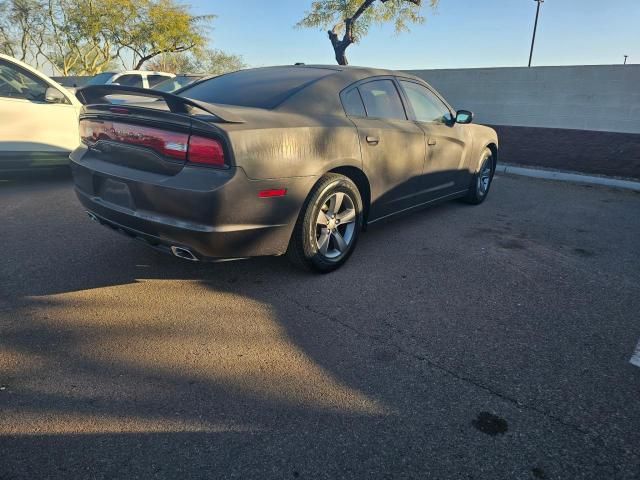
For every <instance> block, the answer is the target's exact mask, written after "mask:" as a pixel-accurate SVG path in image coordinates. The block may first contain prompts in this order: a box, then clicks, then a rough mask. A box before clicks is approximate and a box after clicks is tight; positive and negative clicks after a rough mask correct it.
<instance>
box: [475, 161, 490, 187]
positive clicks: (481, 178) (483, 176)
mask: <svg viewBox="0 0 640 480" xmlns="http://www.w3.org/2000/svg"><path fill="white" fill-rule="evenodd" d="M491 170H492V168H491V157H487V158H486V159H485V161H484V163H483V164H482V169H481V170H480V175H478V193H480V195H481V196H484V195H486V194H487V192H488V191H489V185H490V184H491Z"/></svg>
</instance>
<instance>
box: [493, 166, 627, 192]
mask: <svg viewBox="0 0 640 480" xmlns="http://www.w3.org/2000/svg"><path fill="white" fill-rule="evenodd" d="M496 173H506V174H511V175H521V176H524V177H534V178H543V179H545V180H556V181H561V182H574V183H587V184H591V185H604V186H606V187H614V188H624V189H627V190H635V191H636V192H640V182H634V181H633V180H620V179H618V178H611V177H596V176H593V175H584V174H582V173H574V172H563V171H560V170H542V169H538V168H526V167H516V166H514V165H508V164H502V165H498V166H497V167H496Z"/></svg>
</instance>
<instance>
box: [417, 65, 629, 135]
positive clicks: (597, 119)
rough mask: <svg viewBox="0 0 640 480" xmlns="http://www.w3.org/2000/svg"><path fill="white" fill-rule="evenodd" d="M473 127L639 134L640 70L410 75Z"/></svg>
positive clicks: (620, 67) (596, 67) (469, 71)
mask: <svg viewBox="0 0 640 480" xmlns="http://www.w3.org/2000/svg"><path fill="white" fill-rule="evenodd" d="M409 73H412V74H414V75H417V76H418V77H421V78H423V79H424V80H426V81H427V82H428V83H430V84H431V85H432V86H433V87H434V88H436V89H437V90H438V91H439V92H440V93H441V94H442V95H443V96H444V97H445V98H446V99H447V100H448V101H449V103H451V104H452V105H453V106H454V107H455V108H465V109H467V110H471V111H473V112H474V113H475V115H476V120H477V121H478V123H486V124H491V125H508V126H521V127H541V128H560V129H578V130H593V131H602V132H621V133H636V134H640V65H586V66H567V67H533V68H526V67H525V68H523V67H516V68H477V69H475V68H474V69H455V70H453V69H452V70H413V71H410V72H409Z"/></svg>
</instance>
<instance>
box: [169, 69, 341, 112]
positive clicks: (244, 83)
mask: <svg viewBox="0 0 640 480" xmlns="http://www.w3.org/2000/svg"><path fill="white" fill-rule="evenodd" d="M333 73H334V70H329V69H324V68H304V67H272V68H261V69H255V70H240V71H238V72H234V73H228V74H226V75H221V76H219V77H215V78H211V79H209V80H205V81H203V82H200V83H197V84H195V85H192V86H188V87H186V88H185V89H184V90H181V91H180V93H179V95H180V96H181V97H187V98H192V99H194V100H200V101H202V102H208V103H220V104H223V105H239V106H241V107H256V108H275V107H277V106H278V105H280V104H281V103H282V102H283V101H284V100H286V99H287V98H288V97H290V96H291V95H293V94H294V93H296V92H298V91H300V90H302V89H303V88H305V87H306V86H308V85H310V84H311V83H313V82H315V81H316V80H319V79H320V78H322V77H326V76H327V75H331V74H333ZM318 101H321V99H319V100H318Z"/></svg>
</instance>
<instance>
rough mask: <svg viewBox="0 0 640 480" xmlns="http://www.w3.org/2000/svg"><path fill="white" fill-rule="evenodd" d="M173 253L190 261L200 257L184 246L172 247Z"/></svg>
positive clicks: (195, 260)
mask: <svg viewBox="0 0 640 480" xmlns="http://www.w3.org/2000/svg"><path fill="white" fill-rule="evenodd" d="M171 253H173V254H174V255H175V256H176V257H178V258H182V259H184V260H189V261H190V262H197V261H198V257H196V256H195V255H194V254H193V253H191V251H190V250H187V249H186V248H183V247H171Z"/></svg>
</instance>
